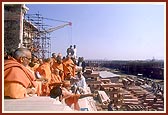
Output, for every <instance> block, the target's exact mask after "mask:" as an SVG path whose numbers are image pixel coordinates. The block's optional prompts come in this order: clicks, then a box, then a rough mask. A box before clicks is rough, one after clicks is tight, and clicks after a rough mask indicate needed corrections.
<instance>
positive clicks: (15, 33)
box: [4, 4, 72, 59]
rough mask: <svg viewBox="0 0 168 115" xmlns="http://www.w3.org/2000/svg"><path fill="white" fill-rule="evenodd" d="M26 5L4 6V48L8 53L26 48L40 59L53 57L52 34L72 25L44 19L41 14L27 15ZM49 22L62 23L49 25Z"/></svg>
mask: <svg viewBox="0 0 168 115" xmlns="http://www.w3.org/2000/svg"><path fill="white" fill-rule="evenodd" d="M27 11H28V8H27V7H26V6H25V5H16V4H15V5H13V4H5V6H4V47H5V50H6V51H8V50H10V49H16V48H17V47H26V48H28V49H29V50H31V52H32V53H33V54H34V55H36V56H37V57H39V58H43V59H44V58H48V57H51V36H50V34H51V33H52V32H54V31H56V30H58V29H61V28H64V27H66V26H69V27H71V25H72V23H71V22H67V21H62V20H56V19H50V18H45V17H43V16H42V15H41V14H40V13H36V14H27ZM47 20H52V21H54V22H60V23H61V24H60V25H56V26H55V25H48V24H47V23H45V22H46V21H47Z"/></svg>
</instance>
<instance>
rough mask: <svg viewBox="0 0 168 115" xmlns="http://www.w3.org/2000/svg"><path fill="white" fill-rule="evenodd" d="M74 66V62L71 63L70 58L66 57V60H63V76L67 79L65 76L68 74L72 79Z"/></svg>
mask: <svg viewBox="0 0 168 115" xmlns="http://www.w3.org/2000/svg"><path fill="white" fill-rule="evenodd" d="M75 66H76V65H75V64H74V62H73V61H72V59H71V58H70V56H67V58H65V59H64V60H63V68H64V75H65V77H67V74H68V73H70V74H71V75H72V76H73V77H75V71H76V70H75V68H76V67H75Z"/></svg>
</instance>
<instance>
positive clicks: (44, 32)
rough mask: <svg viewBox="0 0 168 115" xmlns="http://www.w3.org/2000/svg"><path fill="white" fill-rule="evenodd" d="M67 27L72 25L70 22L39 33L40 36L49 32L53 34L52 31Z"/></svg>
mask: <svg viewBox="0 0 168 115" xmlns="http://www.w3.org/2000/svg"><path fill="white" fill-rule="evenodd" d="M68 25H69V26H71V25H72V23H71V22H68V23H66V24H63V25H59V26H56V27H52V28H49V29H47V30H44V31H41V33H42V34H46V33H50V32H53V31H55V30H58V29H61V28H63V27H65V26H68Z"/></svg>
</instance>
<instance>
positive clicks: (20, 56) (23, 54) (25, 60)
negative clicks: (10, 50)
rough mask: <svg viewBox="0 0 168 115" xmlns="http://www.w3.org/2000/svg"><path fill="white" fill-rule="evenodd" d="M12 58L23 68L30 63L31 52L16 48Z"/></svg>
mask: <svg viewBox="0 0 168 115" xmlns="http://www.w3.org/2000/svg"><path fill="white" fill-rule="evenodd" d="M14 58H15V59H16V60H17V61H18V62H19V63H21V64H22V65H24V66H28V65H29V63H30V62H31V58H32V55H31V52H30V50H28V49H27V48H18V49H16V50H15V52H14Z"/></svg>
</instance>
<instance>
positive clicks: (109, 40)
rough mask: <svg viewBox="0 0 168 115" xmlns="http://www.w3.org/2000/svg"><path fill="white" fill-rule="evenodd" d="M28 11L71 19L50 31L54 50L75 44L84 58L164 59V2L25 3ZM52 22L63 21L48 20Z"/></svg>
mask: <svg viewBox="0 0 168 115" xmlns="http://www.w3.org/2000/svg"><path fill="white" fill-rule="evenodd" d="M26 6H27V7H28V8H29V11H28V14H35V13H38V12H39V13H40V14H41V15H42V16H43V17H44V18H50V19H56V20H64V21H70V22H72V26H66V27H64V28H61V29H59V30H56V31H54V32H52V33H51V35H50V36H51V52H56V53H58V52H61V53H62V54H63V55H65V54H66V49H67V48H68V47H69V46H70V45H71V44H72V45H74V44H76V46H77V55H78V56H83V57H84V58H85V59H108V60H141V59H152V58H153V57H154V58H155V59H164V48H165V47H164V40H165V39H164V25H165V24H164V16H165V15H164V5H163V4H152V3H151V4H103V3H102V4H81V3H80V4H79V3H78V4H41V5H40V4H26ZM46 23H47V24H48V25H51V26H58V25H62V24H64V23H60V22H56V21H51V20H50V21H49V20H46Z"/></svg>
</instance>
